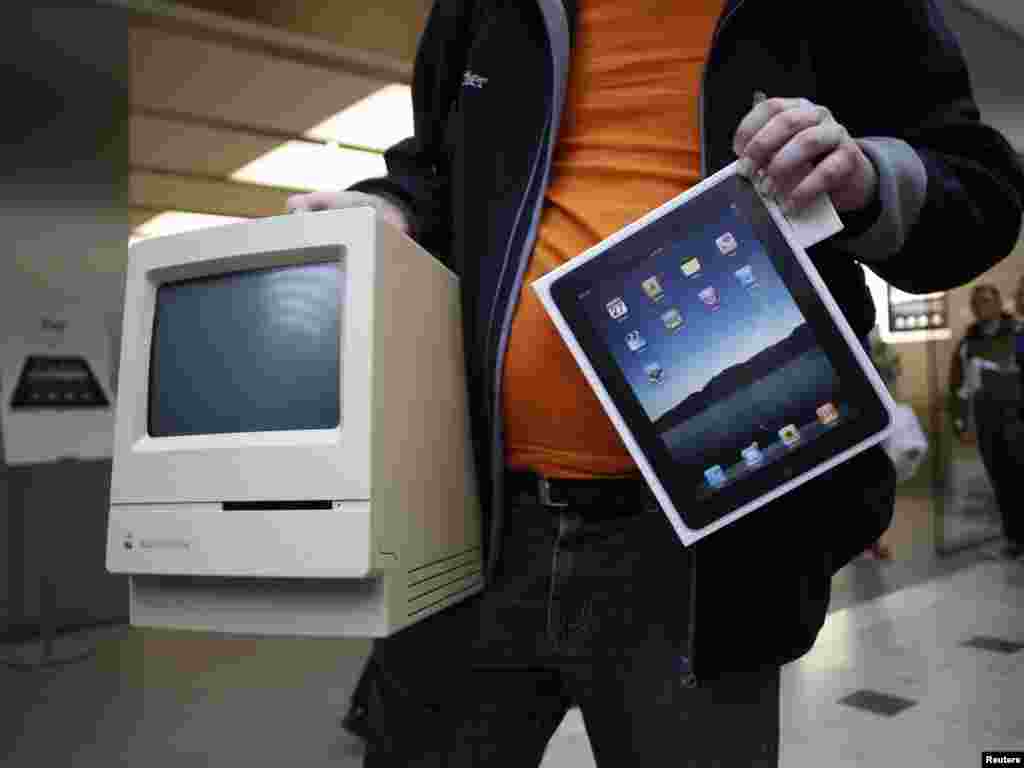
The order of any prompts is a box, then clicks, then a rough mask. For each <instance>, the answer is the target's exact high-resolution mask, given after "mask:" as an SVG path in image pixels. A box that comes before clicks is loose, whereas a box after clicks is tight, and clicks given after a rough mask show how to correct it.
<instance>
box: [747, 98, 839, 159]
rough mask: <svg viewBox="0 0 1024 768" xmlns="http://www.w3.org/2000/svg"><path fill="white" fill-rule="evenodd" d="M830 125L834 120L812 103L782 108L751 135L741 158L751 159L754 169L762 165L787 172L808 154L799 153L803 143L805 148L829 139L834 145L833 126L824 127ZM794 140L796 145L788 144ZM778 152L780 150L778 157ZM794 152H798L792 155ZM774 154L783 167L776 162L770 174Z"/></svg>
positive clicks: (826, 111) (829, 114) (819, 150)
mask: <svg viewBox="0 0 1024 768" xmlns="http://www.w3.org/2000/svg"><path fill="white" fill-rule="evenodd" d="M831 125H835V121H834V120H833V119H832V116H831V113H829V111H828V110H827V109H825V108H824V107H818V106H815V105H813V104H811V105H800V106H796V107H793V108H792V109H787V110H784V111H782V112H779V113H777V114H775V115H774V116H773V117H772V118H771V119H769V120H768V121H767V122H766V123H764V125H762V126H761V129H760V130H759V131H758V132H757V133H756V134H754V135H753V136H752V137H751V138H750V140H749V141H748V142H747V144H746V146H745V147H744V150H743V157H746V158H750V161H751V164H752V166H753V168H754V169H755V170H756V169H759V168H763V169H764V170H765V171H766V172H768V173H769V174H770V175H783V174H784V173H785V172H787V166H788V167H789V168H791V167H792V166H795V165H798V164H799V163H800V162H802V161H803V160H805V159H806V157H807V156H809V155H807V154H803V155H800V154H799V150H800V148H801V145H802V144H803V143H805V142H806V143H807V144H808V149H811V148H812V147H813V145H814V144H816V143H819V142H821V143H827V142H828V141H831V142H832V146H834V145H835V142H836V137H835V136H834V135H833V134H834V133H835V129H829V128H827V126H831ZM808 131H810V133H808ZM794 141H795V142H797V143H796V145H795V146H790V145H791V144H793V142H794ZM783 150H784V151H783ZM821 151H822V150H821V149H818V150H817V154H821ZM780 152H783V154H782V155H781V156H779V153H780ZM793 153H798V154H796V155H795V156H794V155H793ZM777 156H779V164H781V166H782V167H781V168H780V167H779V166H778V165H777V166H776V168H775V169H774V173H772V171H771V170H769V168H768V167H767V166H769V165H770V164H771V163H773V162H775V159H776V157H777Z"/></svg>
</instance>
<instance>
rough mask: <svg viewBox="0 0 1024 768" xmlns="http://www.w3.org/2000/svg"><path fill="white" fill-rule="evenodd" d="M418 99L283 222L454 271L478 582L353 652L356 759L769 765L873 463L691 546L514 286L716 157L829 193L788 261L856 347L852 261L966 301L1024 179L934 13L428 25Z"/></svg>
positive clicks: (797, 6)
mask: <svg viewBox="0 0 1024 768" xmlns="http://www.w3.org/2000/svg"><path fill="white" fill-rule="evenodd" d="M765 95H768V96H770V98H763V96H765ZM791 97H793V98H791ZM796 97H799V98H796ZM753 102H758V103H757V105H756V106H754V107H753V108H752V107H751V105H752V103H753ZM413 104H414V110H415V122H416V135H415V136H414V137H412V138H410V139H408V140H406V141H404V142H401V143H400V144H398V145H396V146H395V147H393V148H391V149H390V150H389V151H388V153H387V155H386V159H387V162H388V176H387V177H385V178H381V179H371V180H367V181H364V182H361V183H359V184H357V185H355V187H354V188H353V190H352V191H350V192H345V193H331V194H315V195H307V196H302V197H298V198H295V199H293V200H292V201H291V202H290V207H291V208H292V209H293V210H316V209H320V208H330V207H339V206H345V205H357V204H360V203H364V202H368V203H369V204H372V205H374V206H375V207H377V209H378V210H379V211H381V212H382V215H385V216H388V217H390V218H391V219H392V220H394V221H396V222H398V223H399V224H400V225H401V226H403V227H405V228H406V230H407V231H408V232H409V233H410V234H411V235H412V236H413V237H415V238H416V239H417V240H418V241H419V242H420V243H421V244H422V245H424V247H426V248H427V249H428V250H430V251H432V252H433V253H435V254H436V255H437V257H438V258H441V259H443V260H444V261H445V262H446V263H448V264H450V265H451V266H452V267H453V268H454V269H456V270H457V271H458V272H459V274H460V277H461V290H462V302H463V316H464V318H465V343H466V365H467V373H468V380H469V388H470V403H471V408H472V416H473V426H474V446H475V450H476V454H475V458H476V462H477V469H478V473H479V482H480V493H481V498H482V502H483V514H484V520H483V522H484V526H483V530H484V542H483V543H484V553H485V562H486V573H485V576H486V584H487V586H486V589H485V590H484V591H483V592H482V593H481V594H480V595H479V596H477V597H475V598H472V599H470V600H467V601H464V602H463V603H460V604H458V605H457V606H455V607H452V608H449V609H447V610H445V611H443V612H441V613H440V614H437V615H436V616H434V617H431V618H429V619H427V620H424V621H423V622H420V623H419V624H417V625H414V626H413V627H411V628H409V629H407V630H404V631H402V632H399V633H398V634H397V635H395V636H394V637H391V638H387V639H386V640H383V641H380V642H378V643H377V644H376V645H375V651H374V657H375V660H376V662H377V663H378V664H379V667H378V670H377V672H376V673H375V674H374V675H373V676H372V678H371V679H370V684H369V686H368V687H369V693H368V712H369V720H370V724H371V726H372V728H373V730H374V731H375V733H376V735H375V736H374V737H373V738H371V739H370V741H369V744H368V748H367V754H366V763H365V764H366V765H367V766H368V767H369V768H376V767H378V766H399V765H400V766H439V765H449V766H470V765H516V766H520V765H522V766H526V765H536V764H538V763H539V762H540V760H541V757H542V755H543V752H544V748H545V746H546V744H547V742H548V739H549V738H550V736H551V734H552V733H553V732H554V731H555V729H556V728H557V726H558V723H559V722H560V721H561V719H562V716H563V715H564V713H565V712H566V710H567V709H568V708H569V707H571V706H574V705H578V706H579V707H580V708H581V711H582V713H583V717H584V720H585V722H586V725H587V731H588V735H589V738H590V742H591V745H592V747H593V750H594V754H595V757H596V760H597V762H598V764H599V765H602V766H621V765H626V764H628V763H629V762H636V764H640V765H663V764H671V765H673V766H684V765H726V764H728V765H743V766H747V767H748V768H751V767H755V766H775V765H776V764H777V762H778V741H779V667H780V665H781V664H783V663H785V662H787V661H790V660H792V659H794V658H797V657H798V656H800V655H801V654H803V653H804V652H806V651H807V649H808V648H810V646H811V645H812V644H813V642H814V639H815V637H816V635H817V633H818V630H819V629H820V627H821V625H822V622H823V620H824V617H825V612H826V609H827V606H828V600H829V589H830V579H831V576H832V574H833V573H834V572H835V571H836V570H837V569H838V568H839V567H841V566H842V565H843V564H845V563H846V562H848V561H849V560H850V559H852V558H853V557H854V556H855V555H856V554H857V553H859V552H861V551H862V550H863V549H864V548H865V547H867V546H868V545H869V544H870V543H871V542H872V541H874V540H875V539H877V537H878V536H879V535H880V534H881V532H882V531H883V530H884V529H885V527H886V526H887V525H888V522H889V520H890V518H891V514H892V503H893V486H894V476H893V469H892V465H891V463H890V462H889V460H888V459H887V457H886V456H885V454H884V452H883V451H882V450H881V449H880V448H876V449H872V450H869V451H866V452H864V453H863V454H861V455H860V456H858V457H857V458H855V459H853V460H851V461H849V462H846V463H845V464H843V465H841V466H840V467H837V468H836V469H834V470H832V471H831V472H829V473H827V474H826V475H824V476H822V477H820V478H817V479H815V480H812V481H810V482H808V483H806V484H805V485H803V486H801V487H800V488H799V489H797V490H795V491H793V492H792V493H790V494H788V495H786V496H785V497H783V498H782V499H781V500H780V501H777V502H774V503H772V504H771V505H769V506H767V507H765V508H763V509H761V510H758V512H756V513H754V514H751V515H748V516H747V517H745V518H743V519H742V520H740V521H738V522H736V523H735V524H733V525H731V526H729V527H728V528H726V529H724V530H721V531H719V532H716V533H715V534H712V535H711V536H709V537H707V538H706V539H704V540H702V541H701V542H699V543H697V544H696V545H694V546H691V547H688V548H684V547H682V546H681V545H680V544H679V542H678V540H677V539H676V538H675V536H674V534H673V532H672V530H671V528H670V526H669V524H668V522H667V520H666V519H665V517H664V515H663V514H662V513H661V512H660V510H659V509H658V508H657V506H656V505H655V504H654V503H653V502H652V501H651V499H650V496H649V495H648V494H647V492H646V489H645V486H644V484H643V482H642V481H641V480H640V479H639V477H638V475H637V472H636V468H635V466H634V465H633V463H632V461H631V459H630V457H629V454H628V453H627V452H626V450H625V449H624V447H623V446H622V444H621V442H620V441H619V439H618V437H617V435H616V433H615V431H614V429H613V428H612V426H611V424H610V422H609V421H608V419H607V417H606V416H605V414H604V412H603V410H602V409H601V407H600V405H599V404H598V402H597V400H596V398H595V397H594V395H593V394H592V392H591V391H590V389H589V387H588V386H587V384H586V382H585V380H584V379H583V377H582V375H581V374H580V372H579V371H578V369H577V367H576V366H575V364H574V362H573V361H572V358H571V356H570V355H569V353H568V352H567V350H566V349H565V348H564V346H563V345H562V343H561V341H560V339H559V337H558V335H557V333H556V332H555V330H554V329H553V328H552V326H551V324H550V323H549V322H548V320H547V318H546V315H545V314H544V312H543V310H542V309H541V307H540V306H539V305H538V303H537V300H536V299H535V297H533V296H532V291H531V290H530V289H529V283H530V282H531V281H532V280H533V279H535V278H536V277H537V276H539V275H541V274H543V273H545V272H546V271H548V270H550V269H552V268H553V267H555V266H557V265H558V264H560V263H563V262H564V261H565V260H567V259H569V258H571V257H573V256H575V255H577V254H578V253H579V252H581V251H582V250H584V249H585V248H586V247H588V246H590V245H593V244H594V243H596V242H598V241H600V240H601V239H603V238H604V237H606V236H607V235H609V234H611V233H612V232H614V231H616V230H618V229H619V228H621V227H622V226H624V225H625V224H627V223H629V222H631V221H633V220H635V219H637V218H639V217H640V216H641V215H643V214H644V213H646V212H647V211H648V210H650V209H651V208H654V207H655V206H657V205H659V204H661V203H663V202H665V201H666V200H668V199H670V198H671V197H674V196H675V195H677V194H679V193H680V192H682V191H684V190H686V189H687V188H689V187H690V186H692V185H693V184H694V183H696V182H697V181H699V180H700V179H701V178H703V177H705V176H707V175H709V174H710V173H712V172H714V171H716V170H718V169H720V168H722V167H723V166H725V165H727V164H728V163H729V162H731V161H733V160H735V159H736V158H737V157H740V158H741V159H742V171H743V173H745V174H748V175H750V176H751V177H753V178H756V179H758V180H759V181H758V183H759V184H761V186H762V188H763V191H765V192H766V193H770V194H773V195H775V196H776V197H777V198H778V199H780V200H781V201H783V203H784V204H785V205H787V206H791V207H793V208H799V207H801V206H803V205H805V204H807V202H808V201H809V200H811V199H813V198H814V197H815V196H816V195H817V194H819V193H822V192H828V193H829V194H830V195H831V197H832V200H833V202H834V204H835V206H836V208H837V209H838V210H839V212H840V215H841V216H842V218H843V220H844V223H845V230H844V232H843V233H841V235H840V236H838V237H836V238H832V239H830V240H828V241H826V242H825V243H822V244H820V245H818V246H816V247H815V248H813V249H811V251H810V254H811V256H812V258H813V259H814V261H815V263H816V264H817V266H818V269H819V271H820V272H821V274H822V276H823V278H824V279H825V281H826V283H827V284H828V286H829V288H830V289H831V290H832V292H833V295H834V296H835V297H836V299H837V301H838V303H839V305H840V307H841V308H842V310H843V311H844V313H845V314H846V317H847V318H848V319H849V320H850V323H851V325H852V326H853V328H854V330H855V331H856V332H857V333H858V334H861V335H866V334H867V332H868V330H869V329H870V328H871V326H872V324H873V315H874V312H873V308H872V304H871V302H870V299H869V296H868V293H867V290H866V288H865V285H864V280H863V275H862V272H861V269H860V266H859V264H858V261H864V262H865V263H868V264H869V265H870V266H871V268H872V269H874V270H875V271H877V272H878V273H879V274H880V275H882V276H883V277H885V278H886V279H888V280H889V281H890V282H892V283H893V284H895V285H897V286H898V287H900V288H903V289H904V290H908V291H919V292H920V291H931V290H941V289H946V288H950V287H952V286H955V285H958V284H962V283H964V282H967V281H968V280H970V279H972V278H973V277H975V276H976V275H978V274H980V273H981V272H982V271H984V270H985V269H987V268H988V267H990V266H991V265H992V264H994V263H995V262H997V261H998V260H999V259H1001V258H1003V257H1004V256H1005V255H1006V254H1007V253H1008V252H1009V250H1010V249H1011V247H1012V246H1013V244H1014V243H1015V241H1016V239H1017V236H1018V232H1019V229H1020V218H1021V199H1022V196H1024V178H1022V174H1021V170H1020V168H1019V167H1018V166H1017V165H1016V163H1015V159H1014V155H1013V153H1012V151H1011V149H1010V147H1009V146H1008V145H1007V143H1006V141H1005V140H1004V139H1003V138H1002V137H1001V136H999V135H998V134H997V133H996V132H994V131H993V130H991V129H990V128H988V127H986V126H984V125H982V124H981V123H980V122H979V119H978V113H977V109H976V107H975V105H974V103H973V101H972V98H971V92H970V86H969V82H968V78H967V73H966V71H965V67H964V63H963V60H962V58H961V56H960V53H959V50H958V48H957V45H956V43H955V41H954V39H953V37H952V35H951V34H950V33H949V31H948V29H947V28H946V27H945V25H944V24H943V22H942V19H941V18H940V16H939V13H938V11H937V10H936V8H935V6H934V5H933V4H932V3H931V2H927V1H926V0H916V1H907V2H900V3H891V2H889V1H888V0H872V1H871V2H867V3H861V4H858V6H857V7H856V9H851V10H850V11H849V12H848V13H847V14H846V15H845V16H844V19H843V22H842V24H841V25H839V24H837V22H835V21H834V20H833V19H832V18H831V16H830V15H829V14H824V13H822V10H821V7H820V5H817V4H813V3H808V2H789V3H778V2H767V0H745V1H744V0H671V1H670V0H663V1H662V0H634V1H633V2H623V0H580V2H572V1H571V0H569V1H567V2H566V3H565V5H563V4H562V2H561V0H522V1H521V2H515V3H508V2H497V1H496V0H477V2H468V1H467V0H439V2H437V3H435V6H434V8H433V10H432V12H431V14H430V17H429V19H428V21H427V26H426V29H425V31H424V34H423V37H422V39H421V41H420V47H419V52H418V56H417V63H416V71H415V76H414V85H413ZM825 106H827V107H829V109H825ZM840 121H842V122H840ZM852 137H858V139H857V140H854V138H852ZM861 137H872V138H861ZM951 252H953V253H957V254H964V255H963V256H962V257H961V258H956V259H951V258H943V257H942V256H941V254H945V253H951Z"/></svg>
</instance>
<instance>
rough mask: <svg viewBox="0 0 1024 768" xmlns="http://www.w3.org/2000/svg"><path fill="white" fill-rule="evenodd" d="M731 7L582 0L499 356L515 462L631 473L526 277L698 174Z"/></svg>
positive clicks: (668, 0) (669, 0)
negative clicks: (549, 158)
mask: <svg viewBox="0 0 1024 768" xmlns="http://www.w3.org/2000/svg"><path fill="white" fill-rule="evenodd" d="M723 4H724V0H646V2H639V3H636V2H630V3H624V2H622V0H582V2H581V3H580V4H579V5H580V8H579V13H578V16H579V18H578V23H577V28H576V41H575V48H574V49H573V54H572V56H573V57H572V65H571V67H570V79H569V85H568V94H567V97H566V105H565V111H564V113H563V119H562V126H561V131H560V134H559V139H558V143H557V146H556V147H555V153H554V158H553V163H552V169H551V183H550V186H549V187H548V190H547V192H546V194H545V199H544V209H543V212H542V214H541V220H540V226H539V234H538V237H537V243H536V245H535V247H534V251H533V254H532V256H531V258H530V264H529V267H528V268H527V271H526V275H525V277H524V280H523V286H522V290H521V292H520V297H519V304H518V306H517V307H516V311H515V314H514V316H513V318H512V329H511V334H510V336H509V342H508V347H507V350H506V356H505V368H504V378H503V382H502V384H503V386H502V391H503V396H502V407H503V410H504V422H505V462H506V466H508V467H509V468H510V469H516V470H522V469H530V470H533V471H535V472H539V473H541V474H544V475H546V476H548V477H563V478H571V477H577V478H578V477H601V476H615V475H623V474H630V473H633V472H635V471H636V466H635V464H634V463H633V460H632V459H631V458H630V456H629V454H628V453H627V451H626V449H625V447H624V446H623V444H622V441H621V440H620V439H619V436H618V434H617V433H616V432H615V428H614V427H613V426H612V424H611V421H610V420H609V419H608V417H607V415H606V414H605V412H604V410H603V409H602V408H601V405H600V403H599V402H598V400H597V398H596V396H595V395H594V393H593V392H592V391H591V389H590V386H589V385H588V384H587V382H586V380H585V379H584V378H583V374H582V373H580V371H579V368H578V367H577V366H576V362H575V361H574V360H573V358H572V356H571V355H570V353H569V351H568V350H567V349H566V347H565V345H564V343H563V342H562V339H561V337H560V336H559V335H558V333H557V331H556V330H555V328H554V326H553V325H552V323H551V321H550V319H549V318H548V316H547V314H546V313H545V312H544V309H543V308H542V307H541V305H540V302H539V301H538V300H537V298H536V296H535V295H534V293H533V290H532V289H531V288H530V287H529V285H530V283H531V282H532V281H533V280H535V279H537V278H538V277H540V276H541V275H544V274H546V273H547V272H550V271H551V270H552V269H554V268H556V267H558V266H559V265H561V264H563V263H564V262H566V261H568V260H569V259H571V258H573V257H574V256H576V255H578V254H579V253H581V252H582V251H584V250H586V249H587V248H589V247H590V246H592V245H594V244H595V243H597V242H599V241H601V240H603V239H604V238H606V237H608V236H609V235H610V234H612V233H613V232H615V231H616V230H619V229H621V228H622V227H624V226H625V225H626V224H629V223H630V222H632V221H635V220H636V219H638V218H640V217H641V216H642V215H643V214H645V213H647V212H648V211H649V210H651V209H652V208H655V207H657V206H659V205H661V204H662V203H664V202H665V201H667V200H669V199H670V198H672V197H675V196H676V195H678V194H680V193H681V192H684V191H685V190H687V189H688V188H689V187H691V186H693V185H694V184H695V183H697V182H698V181H699V180H700V136H699V116H698V94H699V90H700V79H701V74H702V72H703V68H704V61H705V59H706V58H707V53H708V48H709V46H710V42H711V35H712V32H713V30H714V26H715V22H716V21H717V19H718V15H719V13H720V12H721V9H722V6H723Z"/></svg>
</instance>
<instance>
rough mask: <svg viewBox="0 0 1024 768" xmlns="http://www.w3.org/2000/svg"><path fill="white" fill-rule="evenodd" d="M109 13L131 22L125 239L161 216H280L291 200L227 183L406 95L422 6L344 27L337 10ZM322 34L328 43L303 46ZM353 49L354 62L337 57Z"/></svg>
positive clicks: (409, 2)
mask: <svg viewBox="0 0 1024 768" xmlns="http://www.w3.org/2000/svg"><path fill="white" fill-rule="evenodd" d="M119 4H120V5H123V6H125V7H128V8H129V10H131V11H132V13H131V14H130V31H129V41H130V66H131V69H130V78H131V79H130V100H131V113H130V126H129V132H130V184H129V187H130V215H131V226H132V229H133V230H134V229H136V228H137V227H138V226H139V225H141V224H142V223H144V222H145V221H147V220H149V219H152V218H153V217H154V216H155V215H157V214H159V213H161V212H163V211H167V210H180V211H193V212H198V213H206V214H217V215H225V216H246V217H249V216H267V215H273V214H278V213H281V212H283V210H284V205H285V198H286V197H287V196H288V195H289V194H292V193H294V191H295V189H291V188H283V187H268V186H263V185H257V184H250V183H244V182H238V181H235V180H232V179H231V178H230V176H231V174H232V173H234V172H236V171H238V170H239V169H240V168H242V167H243V166H245V165H247V164H248V163H250V162H251V161H253V160H255V159H256V158H259V157H261V156H263V155H265V154H266V153H268V152H270V151H271V150H272V149H274V148H275V147H278V146H279V145H281V144H282V143H284V142H286V141H295V140H301V141H305V142H308V143H312V144H314V145H316V144H324V143H325V142H323V141H321V140H317V139H312V138H310V137H308V136H304V134H305V133H306V132H307V131H309V130H310V129H312V128H313V127H314V126H316V125H318V124H319V123H321V122H323V121H324V120H325V119H327V118H329V117H331V116H333V115H335V114H336V113H337V112H339V111H340V110H342V109H344V108H346V107H348V106H350V105H352V104H353V103H355V102H357V101H359V100H360V99H363V98H364V97H366V96H368V95H370V94H372V93H374V92H375V91H378V90H379V89H381V88H383V87H385V86H387V85H389V84H391V83H396V82H399V83H407V82H408V81H409V79H410V75H411V68H412V67H411V61H412V57H413V54H414V51H415V42H416V37H417V35H418V34H419V31H420V27H421V26H422V19H423V18H424V16H423V14H424V8H423V6H424V5H425V2H424V1H423V0H402V1H401V2H399V1H398V0H391V5H392V6H393V7H392V8H390V9H389V8H387V4H388V3H387V2H384V3H382V2H380V0H377V3H376V5H375V8H376V9H377V13H376V14H374V15H372V16H371V15H369V14H367V13H364V14H363V16H362V17H351V16H349V15H346V14H345V13H344V12H343V11H342V10H339V9H338V7H339V6H344V5H346V4H345V3H338V2H335V3H332V4H327V3H314V2H306V3H292V4H290V5H289V8H288V13H289V15H288V16H285V15H283V14H284V11H282V10H281V9H280V8H276V7H274V8H270V7H267V8H261V7H260V4H259V3H246V4H242V3H232V2H230V0H220V1H219V2H209V1H208V2H201V3H196V4H195V5H202V6H206V7H204V8H195V7H185V6H175V5H171V4H167V5H165V6H163V7H162V8H161V9H160V10H159V11H158V12H156V13H151V12H142V11H139V10H137V9H136V8H135V7H134V6H135V5H137V3H130V2H125V3H119ZM235 6H237V7H235ZM321 6H323V7H321ZM147 7H148V6H147ZM329 7H330V8H334V10H327V9H328V8H329ZM211 11H216V13H211ZM225 12H231V13H233V14H234V17H232V16H228V15H226V14H225ZM320 22H323V24H324V29H330V30H332V31H333V34H332V35H330V36H328V35H325V34H316V35H314V34H312V31H313V28H314V27H315V26H316V25H317V24H319V23H320ZM271 25H273V26H271ZM355 41H358V42H360V43H362V45H363V47H362V48H361V49H360V50H353V49H350V48H348V47H346V45H343V43H344V44H348V43H351V42H355ZM325 150H326V147H325Z"/></svg>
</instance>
